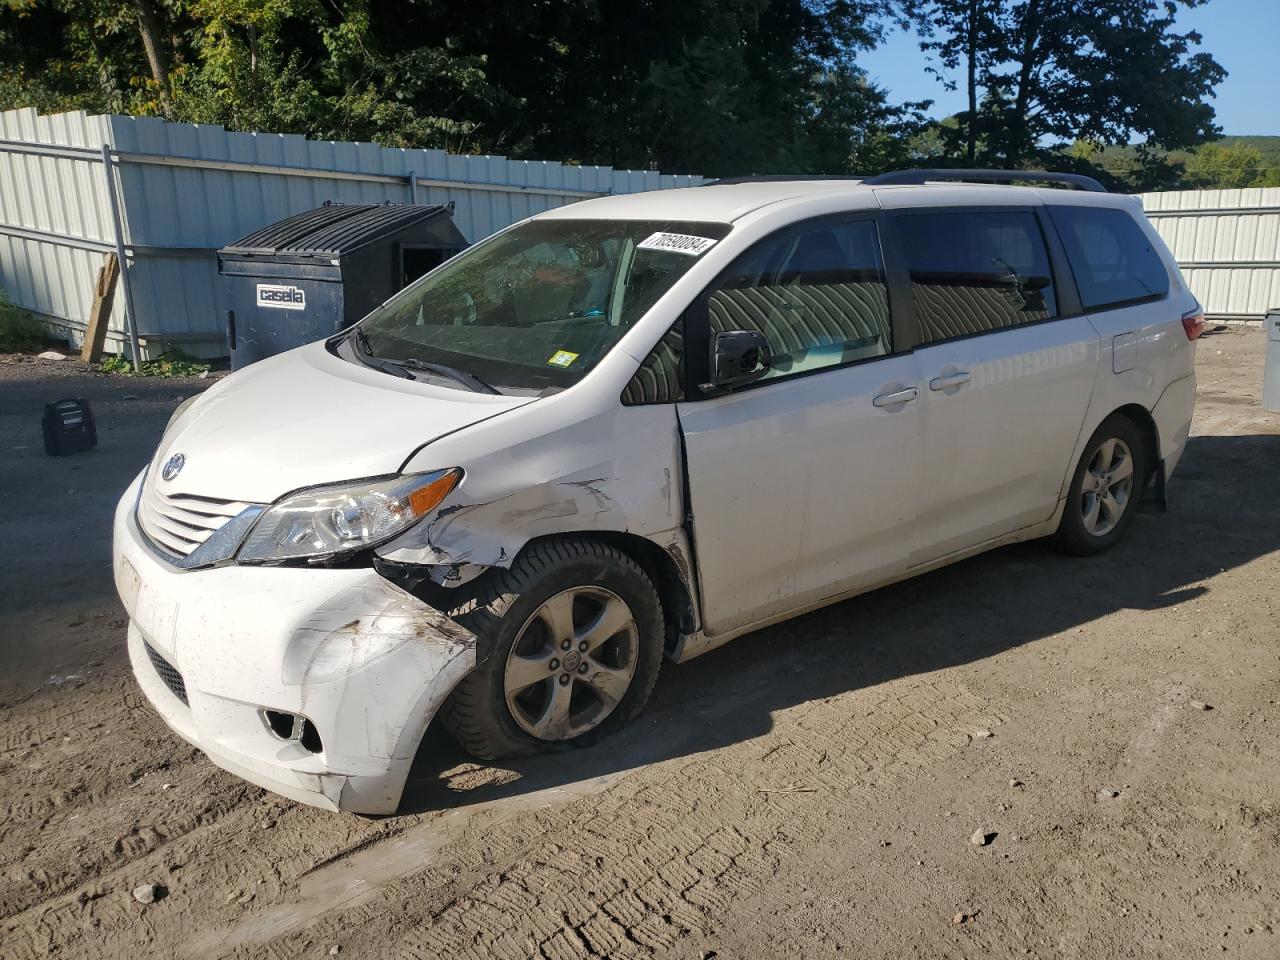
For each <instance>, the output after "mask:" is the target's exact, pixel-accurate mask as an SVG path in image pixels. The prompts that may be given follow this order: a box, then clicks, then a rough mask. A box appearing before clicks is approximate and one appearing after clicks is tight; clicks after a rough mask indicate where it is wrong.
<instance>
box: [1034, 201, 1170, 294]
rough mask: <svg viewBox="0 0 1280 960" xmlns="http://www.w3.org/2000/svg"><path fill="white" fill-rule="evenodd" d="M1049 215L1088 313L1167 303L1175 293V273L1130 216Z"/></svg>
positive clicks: (1076, 211)
mask: <svg viewBox="0 0 1280 960" xmlns="http://www.w3.org/2000/svg"><path fill="white" fill-rule="evenodd" d="M1049 210H1050V214H1049V215H1050V216H1051V217H1052V218H1053V222H1054V225H1055V226H1056V227H1057V228H1058V233H1059V235H1061V237H1062V245H1063V246H1064V247H1066V250H1067V259H1068V260H1069V261H1070V262H1071V272H1072V273H1074V274H1075V276H1076V286H1077V287H1079V288H1080V302H1081V304H1082V305H1083V306H1084V308H1085V309H1086V310H1099V309H1102V308H1104V307H1115V306H1119V305H1120V304H1123V303H1133V302H1134V301H1136V300H1147V299H1151V298H1154V297H1162V296H1164V295H1165V294H1166V293H1168V292H1169V272H1168V271H1167V270H1166V269H1165V267H1164V263H1162V262H1161V260H1160V255H1159V254H1157V253H1156V251H1155V250H1154V249H1152V246H1151V241H1150V240H1148V239H1147V235H1146V233H1144V232H1143V230H1142V228H1141V227H1139V226H1138V224H1137V223H1136V222H1135V221H1134V219H1133V217H1131V216H1130V215H1129V214H1128V213H1126V212H1125V211H1123V210H1108V209H1105V208H1102V207H1050V208H1049Z"/></svg>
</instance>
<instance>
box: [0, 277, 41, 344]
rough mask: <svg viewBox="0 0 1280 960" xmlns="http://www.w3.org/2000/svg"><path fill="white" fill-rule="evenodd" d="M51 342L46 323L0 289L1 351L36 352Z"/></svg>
mask: <svg viewBox="0 0 1280 960" xmlns="http://www.w3.org/2000/svg"><path fill="white" fill-rule="evenodd" d="M48 342H49V334H48V333H46V332H45V329H44V324H42V323H41V322H40V320H39V319H38V318H37V317H36V316H35V315H33V314H30V313H28V312H27V311H26V310H23V309H22V308H21V307H18V306H15V305H14V304H12V303H10V302H9V300H8V299H7V298H6V297H5V295H4V293H3V291H0V353H34V352H36V351H38V350H43V349H44V348H45V346H46V345H47V344H48Z"/></svg>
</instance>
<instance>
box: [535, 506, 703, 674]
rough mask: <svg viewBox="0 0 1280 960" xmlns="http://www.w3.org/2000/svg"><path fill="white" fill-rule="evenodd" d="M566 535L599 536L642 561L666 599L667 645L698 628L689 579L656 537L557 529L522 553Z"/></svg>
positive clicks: (646, 571) (637, 561) (649, 575)
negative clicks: (565, 531)
mask: <svg viewBox="0 0 1280 960" xmlns="http://www.w3.org/2000/svg"><path fill="white" fill-rule="evenodd" d="M566 537H573V538H575V539H589V540H598V541H600V542H601V543H607V544H609V545H610V546H612V547H614V548H616V549H618V550H621V551H622V552H623V553H625V554H626V555H627V556H629V557H630V558H631V559H632V560H634V561H635V562H636V563H638V564H640V566H641V568H643V570H644V572H645V573H646V574H647V575H648V577H649V579H650V580H652V581H653V585H654V587H655V588H657V591H658V598H659V599H660V600H661V601H662V615H663V619H664V621H665V633H666V636H665V638H664V640H665V644H666V649H667V651H668V652H670V651H671V650H672V649H674V648H675V644H676V641H677V640H678V639H679V638H680V635H681V634H682V633H693V632H694V631H695V630H696V629H697V616H696V615H695V612H694V609H693V597H692V596H691V595H690V593H689V587H688V584H686V583H685V579H684V574H683V572H682V571H681V569H680V565H679V564H678V563H677V562H676V560H675V559H674V558H673V557H672V556H671V555H670V554H669V553H667V551H666V550H664V549H662V547H660V546H658V544H656V543H654V542H653V541H652V540H649V539H647V538H645V537H641V536H639V535H637V534H634V533H618V532H615V531H609V530H591V531H586V532H583V533H557V534H552V535H550V536H546V537H537V538H535V539H533V540H530V541H529V542H528V543H526V544H525V545H524V546H523V547H522V548H521V553H523V552H524V551H525V550H528V549H529V547H531V546H533V544H535V543H545V542H546V541H548V540H560V539H564V538H566Z"/></svg>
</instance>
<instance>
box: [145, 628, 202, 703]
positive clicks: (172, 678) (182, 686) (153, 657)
mask: <svg viewBox="0 0 1280 960" xmlns="http://www.w3.org/2000/svg"><path fill="white" fill-rule="evenodd" d="M142 645H143V646H144V647H146V648H147V659H149V660H150V661H151V665H152V666H153V667H155V668H156V673H157V674H159V675H160V679H161V680H163V681H164V685H165V686H166V687H168V688H169V692H170V693H172V694H173V695H174V696H175V697H177V698H178V699H179V700H181V701H182V705H183V706H185V707H189V706H191V704H190V703H188V702H187V685H186V683H185V682H184V681H183V679H182V674H180V673H179V672H178V670H177V668H176V667H174V665H173V664H172V663H170V662H169V661H168V660H166V659H165V658H164V657H162V656H160V654H158V653H156V651H155V649H154V648H153V647H152V646H151V644H149V643H147V641H145V640H143V641H142Z"/></svg>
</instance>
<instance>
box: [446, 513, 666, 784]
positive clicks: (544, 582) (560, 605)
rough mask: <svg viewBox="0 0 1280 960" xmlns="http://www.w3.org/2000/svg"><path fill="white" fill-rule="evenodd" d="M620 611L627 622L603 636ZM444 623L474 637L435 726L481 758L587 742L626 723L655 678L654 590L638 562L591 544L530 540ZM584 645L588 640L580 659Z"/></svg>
mask: <svg viewBox="0 0 1280 960" xmlns="http://www.w3.org/2000/svg"><path fill="white" fill-rule="evenodd" d="M566 597H567V598H568V599H567V600H566V599H565V598H566ZM618 603H621V604H623V605H624V606H625V608H626V609H625V611H623V610H622V609H621V608H620V607H618V606H617V604H618ZM606 610H607V611H608V616H607V617H606ZM625 614H630V617H631V619H630V621H629V622H628V623H627V624H624V625H622V626H621V627H620V628H619V629H618V630H617V631H616V632H614V633H612V634H610V633H609V631H610V630H611V629H613V627H614V625H615V624H617V623H620V622H622V620H623V617H624V615H625ZM454 619H455V620H457V622H458V623H460V624H461V625H462V626H464V627H466V628H467V629H468V630H470V631H472V632H473V633H474V634H475V635H476V669H475V670H473V671H472V672H471V673H470V674H468V675H467V676H466V677H465V678H464V679H463V680H462V682H461V683H459V684H458V686H457V687H456V688H455V689H454V691H453V693H452V694H451V695H450V697H449V700H448V701H447V702H446V703H445V706H444V710H443V712H442V719H443V720H444V723H445V726H446V727H447V728H448V730H449V732H450V733H452V734H453V736H454V738H455V739H456V740H457V741H458V743H460V744H461V745H462V747H463V748H464V749H466V750H467V752H468V753H470V754H472V755H473V756H474V757H476V758H477V759H480V760H500V759H504V758H508V757H515V756H523V755H527V754H530V753H537V752H540V751H544V750H548V749H556V748H558V747H566V746H573V747H580V746H588V745H590V744H592V743H594V742H596V740H598V739H599V738H601V737H604V736H608V735H609V734H611V733H613V732H615V731H616V730H618V729H619V728H620V727H622V726H624V725H625V724H626V723H628V722H629V721H630V720H633V719H634V718H635V717H636V716H637V715H638V714H639V713H640V711H641V710H642V709H643V708H644V705H645V703H646V702H648V700H649V695H650V694H651V693H652V692H653V687H654V684H655V683H656V682H657V679H658V669H659V667H660V666H661V663H662V651H663V617H662V603H661V601H660V599H659V597H658V592H657V590H655V589H654V585H653V582H652V581H651V580H650V579H649V577H648V576H647V575H646V574H645V572H644V570H643V569H642V568H641V567H640V565H639V564H637V563H636V562H635V561H634V560H632V559H631V558H630V557H629V556H627V555H626V554H625V553H623V552H622V551H620V550H618V549H616V548H614V547H612V546H609V545H607V544H604V543H601V542H599V541H595V540H590V539H578V538H574V539H563V540H549V541H545V542H542V543H535V544H534V545H533V546H531V547H529V548H528V549H526V550H525V551H523V552H522V553H521V554H520V555H519V556H518V557H517V558H516V560H515V562H514V563H513V564H512V565H511V569H510V570H501V569H497V570H494V571H493V572H492V574H491V575H490V576H489V577H486V578H485V582H484V583H483V584H482V585H481V588H480V592H479V594H478V595H477V596H476V598H475V600H474V605H473V606H472V605H468V609H467V610H466V612H464V613H459V614H457V615H455V617H454ZM566 624H569V626H568V627H566V626H565V625H566ZM556 625H559V627H560V629H556ZM592 627H597V629H596V630H594V631H593V630H592V629H591V628H592ZM569 633H572V634H573V639H572V640H570V648H569V649H567V650H566V649H564V648H563V644H564V642H565V640H566V638H567V636H566V635H567V634H569ZM606 634H608V636H605V635H606ZM602 638H603V639H602ZM583 644H598V645H597V646H590V648H589V650H588V651H586V652H584V651H583V650H582V649H581V647H582V645H583ZM553 665H554V666H553ZM544 669H545V671H546V680H545V681H544V680H542V679H541V676H542V674H541V673H540V672H538V671H540V670H544ZM628 673H629V678H626V682H625V688H624V685H623V679H624V674H628ZM530 678H533V679H532V680H531V679H530ZM566 678H568V679H567V680H566ZM526 681H529V683H528V686H521V685H522V684H524V683H525V682H526ZM566 697H567V698H568V699H565V698H566ZM593 703H595V704H596V706H595V709H594V712H593V709H592V704H593ZM561 718H563V722H561Z"/></svg>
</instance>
